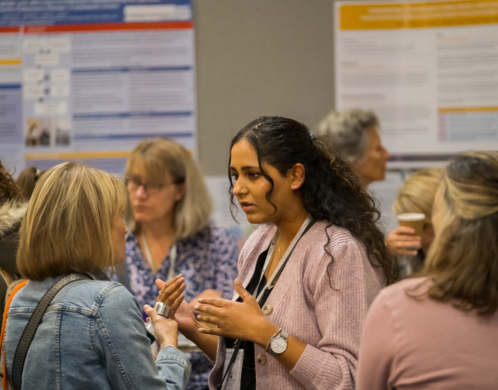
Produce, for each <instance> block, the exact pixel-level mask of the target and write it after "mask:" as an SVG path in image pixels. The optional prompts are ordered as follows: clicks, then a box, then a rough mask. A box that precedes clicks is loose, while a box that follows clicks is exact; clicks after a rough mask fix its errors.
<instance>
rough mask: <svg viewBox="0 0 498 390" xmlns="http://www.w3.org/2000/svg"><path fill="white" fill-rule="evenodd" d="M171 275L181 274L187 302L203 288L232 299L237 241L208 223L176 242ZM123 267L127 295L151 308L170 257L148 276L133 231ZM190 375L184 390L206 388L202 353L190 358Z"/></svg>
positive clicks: (205, 363)
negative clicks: (125, 275) (156, 282)
mask: <svg viewBox="0 0 498 390" xmlns="http://www.w3.org/2000/svg"><path fill="white" fill-rule="evenodd" d="M176 248H177V257H176V262H175V275H178V274H180V273H181V274H183V276H184V277H185V281H186V284H187V288H186V290H185V299H186V300H187V302H190V301H191V300H192V299H193V298H195V297H196V296H198V295H199V294H200V293H201V292H203V291H204V290H207V289H213V290H216V291H219V292H220V293H221V295H222V297H223V298H225V299H232V295H233V281H234V279H235V278H236V277H237V258H238V247H237V241H236V239H235V237H234V236H232V235H231V234H230V233H229V232H228V231H227V230H225V229H223V228H221V227H217V226H215V225H213V224H209V225H207V226H206V227H204V228H203V229H201V230H199V231H198V232H197V233H196V234H195V236H193V237H189V238H185V239H182V240H178V241H177V242H176ZM126 266H127V268H128V272H129V276H130V287H131V292H132V293H133V295H134V296H135V298H136V299H137V301H138V303H139V305H140V307H143V305H145V304H148V305H151V306H152V305H153V304H154V302H155V301H156V297H157V294H158V293H159V289H158V288H157V286H156V284H155V283H154V282H155V280H156V279H163V280H165V279H166V278H167V277H168V272H169V267H170V254H169V253H168V255H167V256H166V258H165V259H164V260H163V262H162V263H161V267H160V268H159V270H158V271H157V272H156V273H152V272H151V269H150V267H149V264H148V262H147V259H146V258H145V256H144V255H143V254H142V252H141V251H140V247H139V245H138V241H137V238H136V236H135V234H134V232H129V233H128V236H127V238H126ZM191 362H192V375H191V378H190V382H189V385H188V386H187V389H189V390H197V389H206V388H207V378H208V375H209V372H210V371H211V368H212V364H211V362H210V361H209V360H208V359H207V358H206V356H205V355H204V354H202V353H193V354H192V356H191Z"/></svg>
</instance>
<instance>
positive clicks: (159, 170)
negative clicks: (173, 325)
mask: <svg viewBox="0 0 498 390" xmlns="http://www.w3.org/2000/svg"><path fill="white" fill-rule="evenodd" d="M125 177H126V182H127V189H128V195H129V201H128V204H127V208H126V213H125V220H126V222H127V226H128V227H129V229H130V232H129V234H128V236H127V239H126V266H127V269H128V273H127V276H128V277H129V285H130V289H131V291H132V293H133V295H134V296H135V297H136V298H137V300H138V302H139V304H140V305H141V306H142V305H145V304H149V305H151V304H152V303H153V302H155V299H156V297H157V295H158V293H159V289H158V287H157V286H156V285H155V281H156V280H157V279H166V280H168V279H171V278H172V277H173V276H174V275H177V274H182V275H183V276H184V277H185V279H186V282H187V285H188V288H187V289H186V290H185V296H186V300H187V301H188V302H190V303H191V304H192V305H195V304H196V302H197V299H198V298H200V297H208V296H210V297H218V298H221V297H223V298H231V297H232V294H233V280H234V279H235V278H236V277H237V257H238V248H237V243H236V240H235V238H234V237H233V236H232V235H230V234H229V233H228V232H227V231H226V230H225V229H223V228H220V227H218V226H215V225H214V224H212V223H211V222H210V221H209V218H210V215H211V209H212V206H211V197H210V195H209V192H208V190H207V188H206V185H205V183H204V179H203V178H202V175H201V173H200V171H199V168H198V167H197V164H196V163H195V161H194V160H193V158H192V156H191V154H190V152H189V151H188V150H187V149H185V148H184V147H183V146H182V145H180V144H178V143H177V142H175V141H173V140H170V139H164V138H156V139H147V140H144V141H142V142H141V143H140V144H138V145H137V147H136V148H135V149H134V150H133V152H132V153H131V155H130V157H129V158H128V161H127V163H126V168H125ZM191 361H192V378H191V380H190V383H189V386H188V389H191V390H194V389H204V388H206V387H207V378H208V375H209V372H210V370H211V368H212V363H211V362H210V361H209V360H208V359H207V358H206V357H205V356H204V355H203V354H201V353H193V354H192V356H191Z"/></svg>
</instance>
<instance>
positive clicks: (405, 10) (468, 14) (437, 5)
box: [340, 0, 498, 30]
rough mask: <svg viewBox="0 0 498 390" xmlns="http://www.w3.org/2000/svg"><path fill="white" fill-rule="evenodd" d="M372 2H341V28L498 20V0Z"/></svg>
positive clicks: (398, 27)
mask: <svg viewBox="0 0 498 390" xmlns="http://www.w3.org/2000/svg"><path fill="white" fill-rule="evenodd" d="M372 3H373V4H347V5H346V4H343V5H341V6H340V23H341V30H378V29H401V28H424V27H449V26H466V25H477V24H498V0H462V1H441V2H430V3H429V2H425V3H415V2H410V3H408V2H403V3H397V2H389V3H387V2H382V3H377V4H375V3H374V2H372Z"/></svg>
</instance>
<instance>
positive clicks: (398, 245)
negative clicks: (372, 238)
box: [386, 223, 434, 256]
mask: <svg viewBox="0 0 498 390" xmlns="http://www.w3.org/2000/svg"><path fill="white" fill-rule="evenodd" d="M432 241H434V227H433V226H432V224H431V223H426V224H424V230H422V235H421V236H416V235H415V229H412V228H411V227H408V226H398V227H397V228H396V229H394V230H393V231H392V232H391V233H389V235H388V236H387V238H386V246H387V247H388V248H389V250H390V251H391V253H392V254H393V255H394V256H398V255H409V256H415V255H416V254H417V250H414V249H413V248H421V249H422V252H423V253H424V254H425V255H427V253H428V252H429V248H430V247H431V244H432Z"/></svg>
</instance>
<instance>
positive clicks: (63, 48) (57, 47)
mask: <svg viewBox="0 0 498 390" xmlns="http://www.w3.org/2000/svg"><path fill="white" fill-rule="evenodd" d="M48 48H49V49H51V50H52V51H54V52H59V53H67V52H69V51H70V50H71V39H70V38H69V37H61V38H49V39H48Z"/></svg>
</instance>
